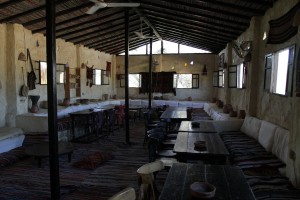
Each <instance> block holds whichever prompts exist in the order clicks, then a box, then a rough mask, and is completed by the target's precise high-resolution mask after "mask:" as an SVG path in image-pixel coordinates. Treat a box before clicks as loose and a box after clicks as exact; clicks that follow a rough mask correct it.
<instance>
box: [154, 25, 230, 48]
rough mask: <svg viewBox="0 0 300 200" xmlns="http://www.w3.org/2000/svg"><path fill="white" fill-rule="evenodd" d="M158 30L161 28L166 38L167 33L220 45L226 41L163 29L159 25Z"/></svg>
mask: <svg viewBox="0 0 300 200" xmlns="http://www.w3.org/2000/svg"><path fill="white" fill-rule="evenodd" d="M157 30H159V31H160V32H161V35H162V36H163V38H165V36H166V35H170V36H174V37H176V38H178V37H181V38H189V39H191V40H194V41H195V42H197V41H201V42H206V43H207V44H218V45H225V44H226V42H224V41H223V42H220V41H215V40H214V39H213V37H211V38H210V39H207V38H201V37H196V36H191V35H189V34H185V33H182V32H174V31H170V30H163V29H160V28H158V27H157Z"/></svg>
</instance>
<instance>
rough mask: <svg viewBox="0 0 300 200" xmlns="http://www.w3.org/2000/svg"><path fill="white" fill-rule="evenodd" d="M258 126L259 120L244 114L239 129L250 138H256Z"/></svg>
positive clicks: (259, 124)
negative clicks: (244, 116)
mask: <svg viewBox="0 0 300 200" xmlns="http://www.w3.org/2000/svg"><path fill="white" fill-rule="evenodd" d="M260 126H261V120H259V119H257V118H255V117H251V116H246V118H245V120H244V123H243V125H242V127H241V131H242V132H243V133H245V134H246V135H248V136H250V137H252V138H255V139H258V134H259V129H260Z"/></svg>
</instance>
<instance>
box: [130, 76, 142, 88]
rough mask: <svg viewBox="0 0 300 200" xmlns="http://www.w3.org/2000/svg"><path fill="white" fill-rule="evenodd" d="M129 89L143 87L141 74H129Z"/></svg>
mask: <svg viewBox="0 0 300 200" xmlns="http://www.w3.org/2000/svg"><path fill="white" fill-rule="evenodd" d="M128 87H130V88H140V87H141V75H140V74H128Z"/></svg>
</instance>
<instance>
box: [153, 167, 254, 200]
mask: <svg viewBox="0 0 300 200" xmlns="http://www.w3.org/2000/svg"><path fill="white" fill-rule="evenodd" d="M205 179H206V180H205ZM204 181H207V182H209V183H210V184H212V185H214V186H215V187H216V193H215V197H214V198H213V199H226V200H254V199H255V197H254V195H253V193H252V191H251V189H250V187H249V185H248V184H247V182H246V179H245V177H244V174H243V172H242V170H241V169H240V168H238V167H236V166H227V165H226V166H224V165H199V164H186V163H174V164H173V165H172V167H171V169H170V171H169V174H168V177H167V179H166V181H165V184H164V187H163V189H162V191H161V194H160V197H159V199H160V200H170V199H172V200H192V199H193V197H192V196H191V193H190V185H191V184H192V183H193V182H204Z"/></svg>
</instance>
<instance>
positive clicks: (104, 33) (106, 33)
mask: <svg viewBox="0 0 300 200" xmlns="http://www.w3.org/2000/svg"><path fill="white" fill-rule="evenodd" d="M138 27H139V23H138V22H137V23H133V24H131V25H130V28H129V29H136V28H138ZM119 31H121V32H122V31H124V24H121V25H119V26H114V27H113V28H112V29H110V30H104V31H103V32H101V31H99V32H98V33H96V35H95V36H92V37H88V38H84V39H81V40H79V41H75V40H67V41H68V42H73V43H74V44H83V45H86V44H85V43H86V42H87V41H89V40H92V39H97V38H102V37H105V36H106V35H110V34H114V33H117V32H119ZM99 33H101V34H99ZM83 37H84V36H83Z"/></svg>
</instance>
